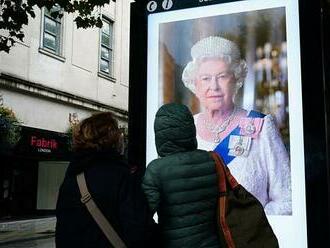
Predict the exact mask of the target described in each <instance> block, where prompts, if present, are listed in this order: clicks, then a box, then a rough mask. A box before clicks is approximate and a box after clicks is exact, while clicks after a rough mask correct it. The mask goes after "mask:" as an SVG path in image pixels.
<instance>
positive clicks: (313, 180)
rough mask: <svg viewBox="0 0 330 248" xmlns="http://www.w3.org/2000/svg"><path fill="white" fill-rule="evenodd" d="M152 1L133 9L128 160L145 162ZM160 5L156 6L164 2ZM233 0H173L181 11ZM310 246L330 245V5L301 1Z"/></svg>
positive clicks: (142, 0) (141, 0)
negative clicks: (148, 32)
mask: <svg viewBox="0 0 330 248" xmlns="http://www.w3.org/2000/svg"><path fill="white" fill-rule="evenodd" d="M148 2H150V1H146V0H137V1H136V2H135V3H132V5H131V33H130V35H131V36H130V70H129V73H130V86H129V153H128V155H129V161H130V163H131V164H133V165H137V166H138V167H139V168H140V169H141V171H142V172H143V171H144V170H145V163H146V126H147V125H146V114H147V113H146V109H147V35H148V34H147V18H148V15H149V14H150V13H158V12H161V11H166V10H163V9H161V8H157V9H156V10H154V11H153V12H148V11H147V9H146V7H147V4H148ZM155 2H157V4H158V5H157V6H160V5H161V2H162V1H159V0H158V1H155ZM226 2H235V1H230V0H211V1H210V0H209V1H205V0H204V1H200V0H195V1H191V0H180V1H174V0H173V7H172V8H171V9H170V10H169V11H171V10H177V9H184V8H191V7H198V6H205V5H212V4H219V3H226ZM299 21H300V47H301V51H300V52H301V76H302V101H303V122H304V123H303V124H304V152H305V182H306V207H307V234H308V246H309V247H319V246H321V244H322V246H324V244H325V245H330V203H329V201H330V164H329V163H330V161H329V159H330V101H329V100H327V99H329V97H330V93H329V89H330V34H329V32H327V31H326V27H329V26H330V3H329V1H327V0H322V1H317V2H313V1H308V0H299Z"/></svg>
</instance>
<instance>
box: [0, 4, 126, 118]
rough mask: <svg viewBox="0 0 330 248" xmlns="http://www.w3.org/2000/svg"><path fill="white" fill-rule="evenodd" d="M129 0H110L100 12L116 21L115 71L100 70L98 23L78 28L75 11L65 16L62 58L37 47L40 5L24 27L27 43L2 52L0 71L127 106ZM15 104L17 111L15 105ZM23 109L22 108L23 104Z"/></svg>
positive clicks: (40, 15)
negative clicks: (110, 76) (108, 73)
mask: <svg viewBox="0 0 330 248" xmlns="http://www.w3.org/2000/svg"><path fill="white" fill-rule="evenodd" d="M129 3H130V0H121V1H117V3H113V2H110V4H109V5H107V6H105V8H103V9H102V13H103V14H104V15H106V16H108V17H110V18H111V19H112V20H113V21H114V37H115V40H114V77H115V79H116V82H112V81H110V80H107V79H104V78H101V77H99V76H98V74H97V73H98V54H99V39H100V38H99V36H100V35H99V29H98V28H93V29H79V30H78V29H77V28H76V26H75V24H74V23H73V16H72V15H67V14H65V15H64V17H63V23H64V26H63V28H64V37H63V44H64V46H63V57H64V58H65V60H64V61H61V60H58V59H55V58H53V57H51V56H49V55H46V54H44V53H41V52H39V48H40V46H41V45H40V43H41V39H40V35H41V18H42V11H41V10H39V9H36V11H35V12H36V17H35V19H30V20H29V25H28V26H27V27H25V29H24V30H25V35H26V37H25V40H24V43H17V44H16V46H15V47H14V48H12V49H11V51H10V53H9V54H6V53H3V52H1V53H0V72H2V73H7V74H11V75H13V76H15V77H18V78H21V79H24V80H28V81H31V82H34V83H40V84H43V85H46V86H48V87H52V88H55V89H58V90H62V91H65V92H68V93H71V94H74V95H78V96H82V97H85V98H89V99H92V100H96V101H99V102H101V103H104V104H107V105H111V106H113V107H116V108H119V109H123V110H127V109H128V77H129V76H128V72H129V68H128V59H129V50H128V47H129V15H130V13H129V10H130V8H129ZM16 107H17V106H15V112H16V111H17V110H16ZM19 112H21V111H20V110H19Z"/></svg>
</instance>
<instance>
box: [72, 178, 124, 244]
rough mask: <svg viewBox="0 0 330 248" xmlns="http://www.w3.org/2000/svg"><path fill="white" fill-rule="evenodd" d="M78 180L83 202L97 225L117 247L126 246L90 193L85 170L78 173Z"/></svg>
mask: <svg viewBox="0 0 330 248" xmlns="http://www.w3.org/2000/svg"><path fill="white" fill-rule="evenodd" d="M77 182H78V186H79V191H80V194H81V199H80V200H81V202H82V203H83V204H85V206H86V207H87V209H88V211H89V213H90V214H91V215H92V217H93V219H94V220H95V222H96V223H97V225H98V226H99V227H100V228H101V230H102V232H103V233H104V235H105V236H106V237H107V239H108V240H109V241H110V243H111V244H112V245H113V246H114V247H115V248H126V245H125V244H124V242H123V241H122V239H121V238H120V237H119V236H118V234H117V233H116V231H115V230H114V229H113V227H112V226H111V224H110V223H109V221H108V220H107V219H106V218H105V216H104V215H103V213H102V212H101V210H100V209H99V208H98V207H97V205H96V203H95V202H94V200H93V198H92V196H91V194H90V193H89V191H88V188H87V185H86V179H85V174H84V172H81V173H80V174H78V175H77Z"/></svg>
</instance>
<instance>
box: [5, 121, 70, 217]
mask: <svg viewBox="0 0 330 248" xmlns="http://www.w3.org/2000/svg"><path fill="white" fill-rule="evenodd" d="M69 142H70V140H69V138H68V135H66V134H64V133H58V132H53V131H48V130H43V129H36V128H31V127H25V126H22V129H21V138H20V140H19V142H18V144H17V145H16V146H15V147H14V148H12V149H11V150H9V151H6V152H2V154H0V156H1V166H0V195H1V198H0V220H17V219H25V218H34V217H38V216H39V217H40V216H45V215H51V214H54V209H55V206H56V200H57V194H58V189H59V186H60V184H61V183H62V181H63V177H64V174H65V170H66V168H67V165H68V160H69V156H70V143H69Z"/></svg>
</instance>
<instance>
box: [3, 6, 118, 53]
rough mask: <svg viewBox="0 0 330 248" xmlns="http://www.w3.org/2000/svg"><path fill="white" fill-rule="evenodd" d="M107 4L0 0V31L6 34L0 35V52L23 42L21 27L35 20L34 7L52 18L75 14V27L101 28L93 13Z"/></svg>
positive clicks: (100, 22)
mask: <svg viewBox="0 0 330 248" xmlns="http://www.w3.org/2000/svg"><path fill="white" fill-rule="evenodd" d="M111 1H113V2H115V0H111ZM107 3H109V0H90V1H87V0H26V1H22V0H0V30H5V31H6V33H7V35H6V36H5V35H0V52H1V51H5V52H7V53H9V51H10V49H11V47H12V46H14V45H15V43H16V42H17V41H23V39H24V32H23V30H22V29H23V25H28V22H29V17H31V18H35V16H36V15H35V8H36V7H38V8H43V7H45V8H47V9H48V10H49V11H51V15H52V17H54V18H61V17H62V16H63V13H64V12H66V13H74V12H76V13H77V17H76V18H75V20H74V21H75V22H76V24H77V27H78V28H89V27H102V20H101V17H100V16H99V15H98V16H95V15H94V14H93V11H95V10H96V9H97V8H101V7H102V6H104V5H105V4H107Z"/></svg>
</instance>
